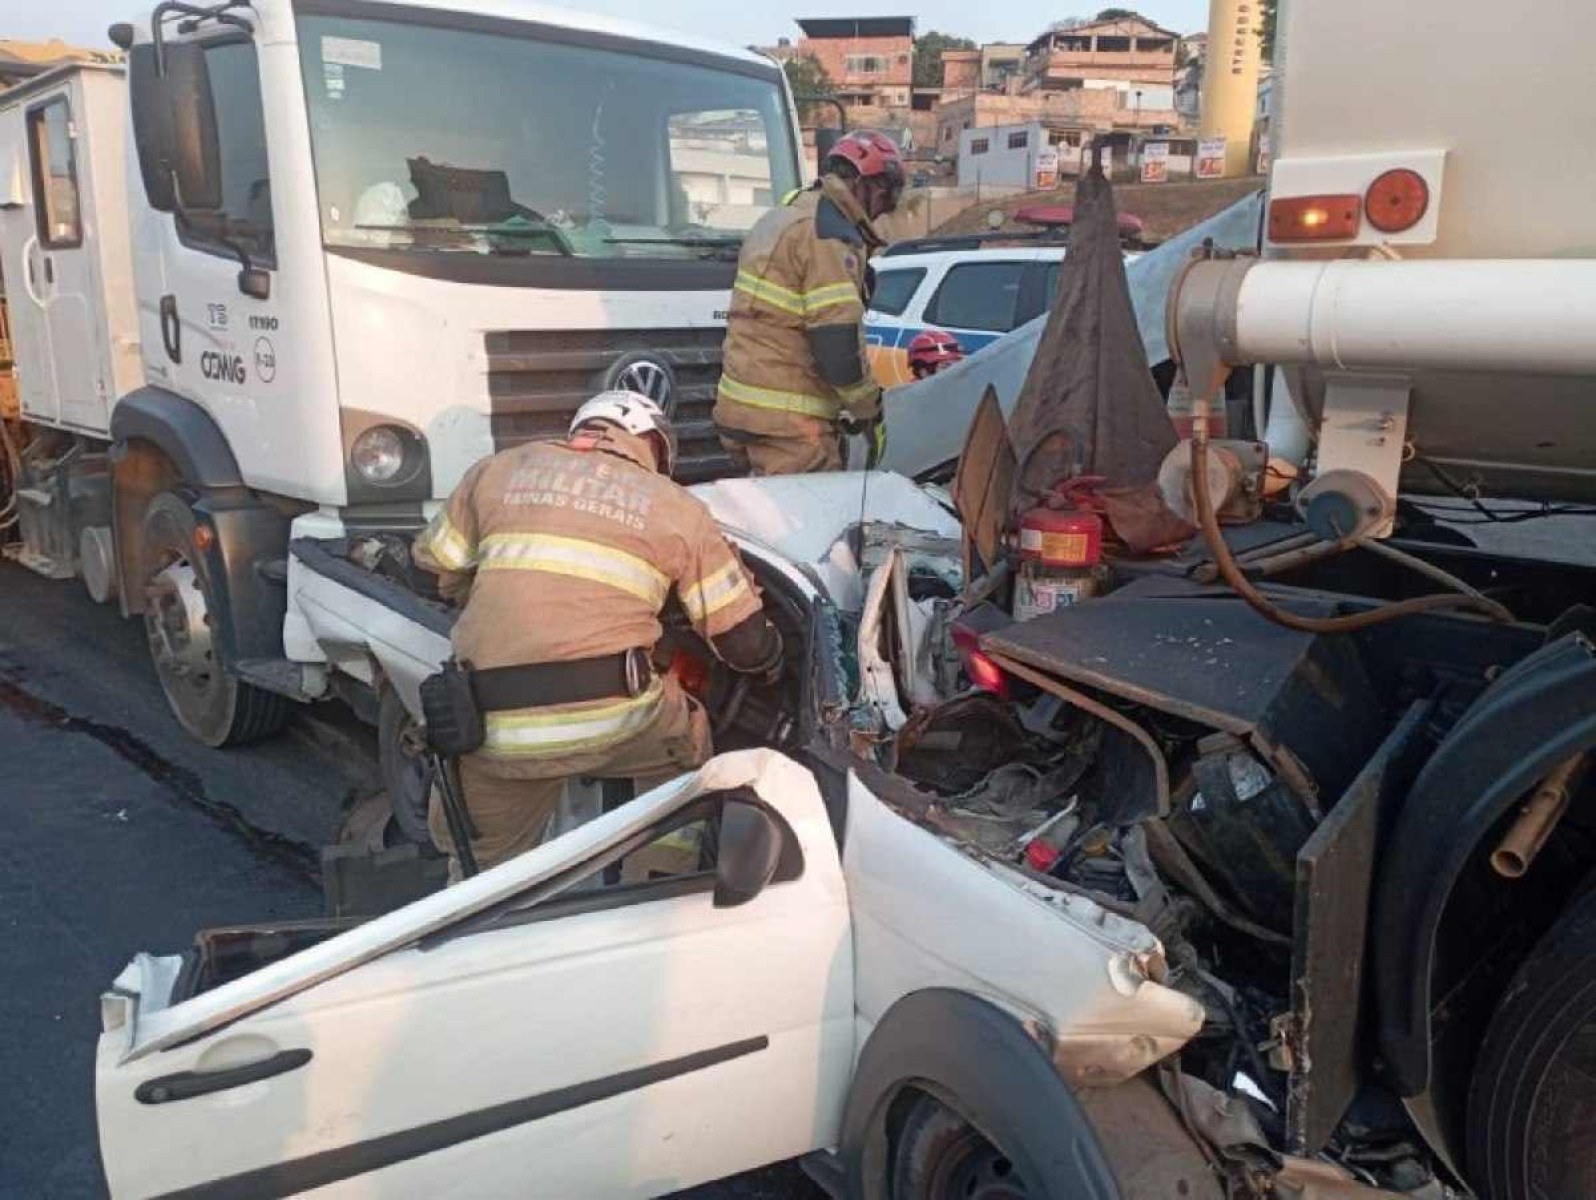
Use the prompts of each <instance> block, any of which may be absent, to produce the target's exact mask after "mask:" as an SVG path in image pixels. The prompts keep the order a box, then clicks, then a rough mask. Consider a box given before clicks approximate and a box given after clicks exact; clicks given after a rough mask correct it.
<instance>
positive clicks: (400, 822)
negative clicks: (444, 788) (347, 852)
mask: <svg viewBox="0 0 1596 1200" xmlns="http://www.w3.org/2000/svg"><path fill="white" fill-rule="evenodd" d="M377 762H378V765H379V766H380V768H381V770H382V786H383V788H384V790H386V791H387V793H388V805H389V808H390V810H391V811H392V813H393V823H394V825H395V826H396V827H397V829H398V830H399V832H400V833H401V834H402V835H403V836H404V838H405V839H406V840H407V841H411V842H415V843H417V844H419V845H420V846H422V847H424V848H425V847H430V846H431V845H432V834H431V832H430V831H429V830H428V829H427V802H428V800H429V795H428V793H429V792H430V791H431V789H430V787H428V776H429V772H428V770H427V759H426V741H425V738H424V737H423V735H422V732H421V725H420V724H419V723H418V722H417V721H416V719H415V718H414V717H412V716H411V715H410V711H409V710H408V709H407V708H405V706H404V701H402V700H400V699H399V694H398V693H397V692H395V691H394V690H393V688H391V687H384V688H383V689H382V700H381V702H380V703H379V705H378V709H377Z"/></svg>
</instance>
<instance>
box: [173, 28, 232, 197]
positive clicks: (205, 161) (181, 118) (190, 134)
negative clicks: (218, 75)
mask: <svg viewBox="0 0 1596 1200" xmlns="http://www.w3.org/2000/svg"><path fill="white" fill-rule="evenodd" d="M165 59H166V75H165V78H164V80H163V82H164V84H165V90H166V93H167V98H168V105H167V112H168V113H169V114H170V117H169V119H170V123H171V163H172V175H173V176H174V177H175V179H176V183H177V197H176V199H177V202H178V203H179V204H181V205H182V206H183V208H185V209H188V210H189V211H191V212H214V211H216V210H217V209H219V208H221V207H222V156H221V147H220V141H219V139H218V137H217V132H216V104H215V101H214V100H213V98H212V96H211V73H210V68H209V67H207V66H206V63H205V51H204V50H203V49H202V48H200V47H199V46H198V45H196V44H195V43H193V42H177V43H175V44H173V43H168V44H167V45H166V47H165Z"/></svg>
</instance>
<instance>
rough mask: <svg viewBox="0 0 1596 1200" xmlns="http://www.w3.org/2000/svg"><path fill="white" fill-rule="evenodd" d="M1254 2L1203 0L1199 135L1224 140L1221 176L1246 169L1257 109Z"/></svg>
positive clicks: (1257, 11)
mask: <svg viewBox="0 0 1596 1200" xmlns="http://www.w3.org/2000/svg"><path fill="white" fill-rule="evenodd" d="M1262 22H1263V5H1262V4H1260V3H1259V0H1208V49H1207V51H1206V53H1205V55H1204V61H1203V88H1202V117H1201V120H1200V123H1199V129H1200V131H1201V136H1202V137H1219V136H1221V135H1222V136H1223V137H1224V138H1225V175H1226V176H1227V177H1228V176H1232V175H1245V174H1247V172H1248V169H1249V168H1250V167H1251V165H1252V164H1251V158H1252V122H1253V116H1254V114H1255V113H1256V111H1257V107H1258V61H1259V55H1260V50H1259V40H1258V32H1259V29H1260V27H1261V25H1262Z"/></svg>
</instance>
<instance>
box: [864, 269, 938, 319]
mask: <svg viewBox="0 0 1596 1200" xmlns="http://www.w3.org/2000/svg"><path fill="white" fill-rule="evenodd" d="M924 278H925V272H924V271H923V270H917V271H877V272H876V290H875V291H873V292H871V293H870V311H871V312H878V313H884V314H886V315H887V316H889V317H897V316H902V315H903V310H904V309H906V308H908V307H909V301H910V300H913V299H914V293H915V292H916V291H917V290H918V289H919V287H920V281H921V280H923V279H924Z"/></svg>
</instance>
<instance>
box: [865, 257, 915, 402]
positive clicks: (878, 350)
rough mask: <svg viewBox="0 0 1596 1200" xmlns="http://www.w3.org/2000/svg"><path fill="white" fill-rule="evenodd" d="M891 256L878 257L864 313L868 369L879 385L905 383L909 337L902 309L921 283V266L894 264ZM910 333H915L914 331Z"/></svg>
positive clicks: (907, 369)
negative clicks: (867, 304) (867, 307)
mask: <svg viewBox="0 0 1596 1200" xmlns="http://www.w3.org/2000/svg"><path fill="white" fill-rule="evenodd" d="M891 261H892V260H891V259H884V260H878V262H877V264H876V266H875V268H874V269H875V287H874V288H873V289H872V291H871V293H870V308H869V309H868V310H867V311H866V312H865V341H866V342H867V343H868V344H869V347H870V350H869V354H870V368H871V371H872V372H873V373H874V375H875V379H876V382H877V383H879V384H880V385H881V386H882V387H897V386H898V385H899V384H903V383H908V382H909V381H910V378H911V376H910V375H909V359H908V352H907V350H906V349H905V347H907V345H908V338H909V336H912V335H910V334H908V333H906V331H907V330H908V329H909V323H908V318H907V316H906V311H907V310H908V308H909V306H910V303H911V302H912V301H913V300H914V298H915V294H916V293H917V292H918V291H919V290H920V287H921V285H922V284H923V283H924V282H925V277H926V268H925V267H908V266H904V267H894V266H891V265H890V264H891ZM914 332H916V333H917V332H919V331H918V330H915V331H914Z"/></svg>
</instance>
